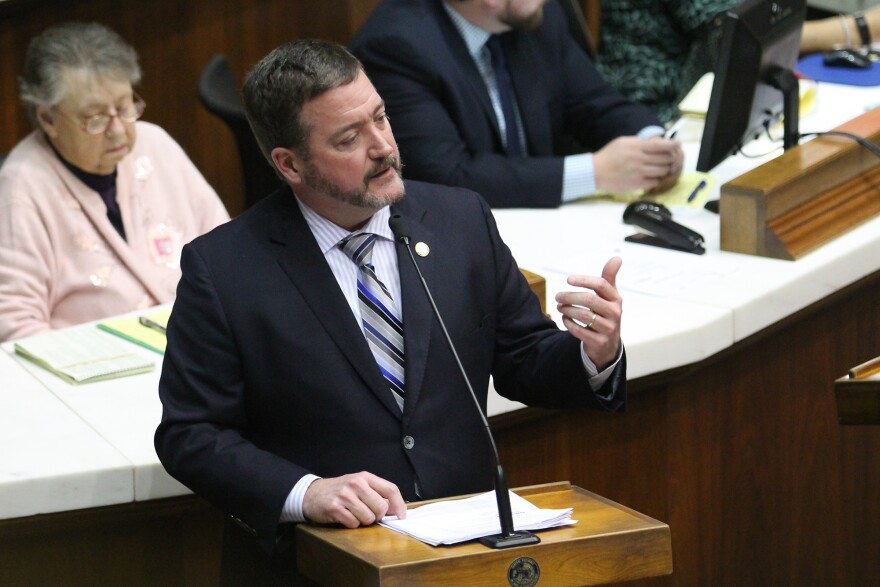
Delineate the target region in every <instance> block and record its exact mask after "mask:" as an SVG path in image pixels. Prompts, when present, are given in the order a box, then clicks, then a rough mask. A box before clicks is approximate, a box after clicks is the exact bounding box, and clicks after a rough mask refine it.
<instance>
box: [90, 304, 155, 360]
mask: <svg viewBox="0 0 880 587" xmlns="http://www.w3.org/2000/svg"><path fill="white" fill-rule="evenodd" d="M170 316H171V308H166V309H164V310H158V311H155V312H150V313H148V314H144V315H141V316H130V317H127V318H114V319H111V320H103V321H101V322H100V323H99V324H98V328H100V329H101V330H105V331H107V332H109V333H110V334H115V335H116V336H119V337H122V338H124V339H125V340H128V341H130V342H133V343H135V344H139V345H141V346H142V347H145V348H148V349H150V350H151V351H155V352H157V353H159V354H160V355H164V354H165V343H166V340H165V327H166V326H168V318H169V317H170Z"/></svg>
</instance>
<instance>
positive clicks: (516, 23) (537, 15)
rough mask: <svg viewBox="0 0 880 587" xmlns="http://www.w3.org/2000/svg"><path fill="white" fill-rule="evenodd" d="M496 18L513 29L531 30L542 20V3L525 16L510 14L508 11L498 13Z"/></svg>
mask: <svg viewBox="0 0 880 587" xmlns="http://www.w3.org/2000/svg"><path fill="white" fill-rule="evenodd" d="M498 20H500V21H501V22H503V23H504V24H506V25H507V26H509V27H510V28H511V29H513V30H515V31H523V32H528V31H533V30H535V29H537V28H538V27H539V26H541V23H542V22H544V5H543V4H541V6H539V7H538V8H537V9H535V11H534V12H532V13H531V14H527V15H525V16H520V15H512V14H510V13H509V12H508V13H505V14H502V15H499V16H498Z"/></svg>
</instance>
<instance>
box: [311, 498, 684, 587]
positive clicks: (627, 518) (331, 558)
mask: <svg viewBox="0 0 880 587" xmlns="http://www.w3.org/2000/svg"><path fill="white" fill-rule="evenodd" d="M514 492H515V493H517V494H519V495H521V496H523V497H525V498H526V499H528V500H529V501H530V502H532V503H533V504H535V505H536V506H538V507H541V508H551V509H558V508H566V507H572V508H574V511H573V513H572V519H574V520H578V523H577V524H575V525H574V526H565V527H561V528H553V529H550V530H541V531H539V532H537V534H538V536H539V537H540V538H541V542H540V543H539V544H535V545H531V546H522V547H513V548H508V549H500V550H493V549H490V548H487V547H485V546H483V545H482V544H480V543H478V542H466V543H463V544H458V545H453V546H439V547H433V546H429V545H427V544H424V543H422V542H420V541H418V540H416V539H414V538H410V537H409V536H406V535H404V534H400V533H398V532H395V531H393V530H389V529H387V528H383V527H381V526H370V527H368V528H357V529H355V530H348V529H345V528H338V527H332V528H331V527H320V526H311V525H307V524H301V525H299V526H298V527H297V532H298V535H297V538H296V541H297V564H298V567H299V571H300V572H301V573H303V574H304V575H306V576H308V577H310V578H311V579H313V580H314V581H317V582H318V583H319V584H321V585H326V586H328V587H330V586H336V585H339V586H342V585H345V586H346V587H352V586H380V585H381V586H383V587H386V586H400V587H403V586H406V587H411V586H413V585H456V586H487V587H488V586H490V585H502V586H503V585H512V586H514V587H520V586H522V587H530V586H531V585H535V584H537V585H548V586H551V585H552V586H554V587H565V586H576V585H598V584H602V583H610V582H617V581H626V580H630V579H638V578H643V577H652V576H658V575H668V574H670V573H671V572H672V540H671V537H670V532H669V526H667V525H666V524H663V523H662V522H658V521H657V520H654V519H652V518H649V517H648V516H645V515H643V514H640V513H638V512H635V511H633V510H631V509H629V508H626V507H624V506H622V505H620V504H617V503H614V502H613V501H610V500H608V499H605V498H603V497H600V496H598V495H596V494H594V493H590V492H589V491H586V490H584V489H581V488H580V487H573V486H572V485H571V484H570V483H569V482H567V481H565V482H560V483H553V484H547V485H536V486H532V487H525V488H520V489H514ZM416 505H418V504H413V506H416ZM535 580H537V583H536V582H535Z"/></svg>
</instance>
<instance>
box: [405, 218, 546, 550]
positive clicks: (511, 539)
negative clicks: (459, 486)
mask: <svg viewBox="0 0 880 587" xmlns="http://www.w3.org/2000/svg"><path fill="white" fill-rule="evenodd" d="M388 226H389V227H390V228H391V232H393V233H394V238H395V239H396V240H397V242H399V243H401V244H402V245H404V246H405V247H406V251H407V252H408V253H409V258H410V259H411V260H412V263H413V267H415V269H416V273H417V274H418V276H419V281H420V282H421V283H422V289H424V290H425V295H426V296H427V297H428V301H429V302H430V303H431V309H432V310H433V311H434V316H435V317H436V318H437V322H438V323H439V324H440V330H442V331H443V336H445V337H446V344H447V345H448V346H449V350H450V351H451V352H452V356H453V358H455V362H456V364H457V365H458V369H459V371H461V376H462V378H463V379H464V384H465V385H466V386H467V388H468V391H469V392H470V393H471V399H473V400H474V405H475V406H476V408H477V413H478V414H479V415H480V420H481V421H482V422H483V428H484V429H485V430H486V436H487V437H488V438H489V446H490V447H491V448H492V458H493V460H494V463H495V500H496V502H497V504H498V519H499V520H500V522H501V533H500V534H492V535H489V536H483V537H482V538H480V542H482V543H483V544H485V545H486V546H488V547H490V548H509V547H511V546H524V545H527V544H537V543H539V542H540V541H541V539H540V538H538V537H537V536H535V535H534V534H532V533H531V532H527V531H525V530H521V531H519V532H516V531H514V528H513V513H512V511H511V509H510V494H509V493H508V489H507V478H506V477H505V475H504V469H503V468H502V467H501V459H500V457H499V456H498V447H497V446H496V445H495V437H494V436H492V430H491V429H490V428H489V421H488V420H486V415H485V414H483V410H482V409H481V408H480V402H479V400H478V399H477V394H475V393H474V388H473V387H471V382H470V381H469V380H468V377H467V373H466V372H465V370H464V366H463V365H462V364H461V360H460V359H459V358H458V352H456V350H455V345H454V344H453V343H452V338H451V337H450V336H449V332H448V331H447V330H446V325H445V324H444V323H443V318H441V317H440V310H438V309H437V304H435V303H434V296H432V295H431V290H429V289H428V284H427V282H425V278H424V277H423V276H422V271H421V270H420V269H419V264H418V263H417V262H416V258H415V255H413V252H412V247H411V246H410V236H409V225H408V224H407V222H406V220H405V219H404V218H403V217H402V216H401V215H400V214H392V215H391V217H390V218H389V219H388Z"/></svg>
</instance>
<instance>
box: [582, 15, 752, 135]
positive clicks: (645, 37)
mask: <svg viewBox="0 0 880 587" xmlns="http://www.w3.org/2000/svg"><path fill="white" fill-rule="evenodd" d="M736 3H737V0H603V2H602V22H601V40H600V44H599V57H598V59H597V65H598V67H599V70H600V71H601V72H602V74H603V75H604V76H605V79H606V80H608V82H609V83H611V84H613V85H614V86H615V87H616V88H617V89H618V90H620V91H621V92H622V93H623V94H624V95H625V96H627V97H628V98H630V99H631V100H634V101H637V102H641V103H643V104H645V105H646V106H648V107H650V108H651V109H653V110H654V112H655V113H656V114H657V116H658V117H659V118H660V120H662V121H664V122H668V121H670V120H673V119H675V118H676V117H677V116H678V107H677V105H678V102H679V100H681V98H683V97H684V95H685V94H686V93H687V92H688V90H690V89H691V87H693V85H694V84H695V83H696V82H697V80H698V79H700V77H701V76H702V75H703V74H704V73H706V72H708V71H711V70H712V69H713V67H714V64H715V59H716V57H717V54H718V43H719V40H720V29H719V27H718V23H719V21H720V19H716V18H715V17H716V16H717V15H719V14H721V13H723V12H724V11H726V10H727V9H729V8H731V7H732V6H734V5H735V4H736Z"/></svg>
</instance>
